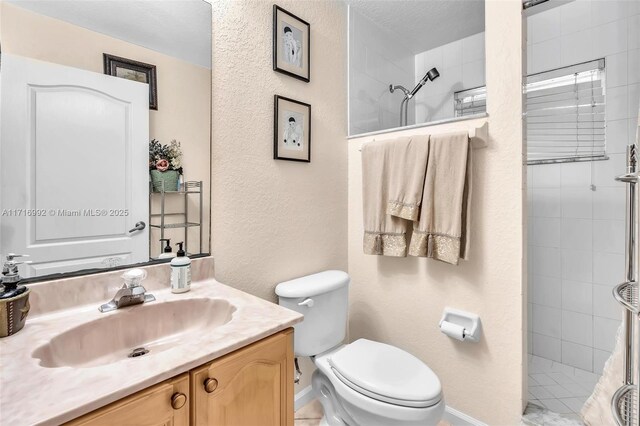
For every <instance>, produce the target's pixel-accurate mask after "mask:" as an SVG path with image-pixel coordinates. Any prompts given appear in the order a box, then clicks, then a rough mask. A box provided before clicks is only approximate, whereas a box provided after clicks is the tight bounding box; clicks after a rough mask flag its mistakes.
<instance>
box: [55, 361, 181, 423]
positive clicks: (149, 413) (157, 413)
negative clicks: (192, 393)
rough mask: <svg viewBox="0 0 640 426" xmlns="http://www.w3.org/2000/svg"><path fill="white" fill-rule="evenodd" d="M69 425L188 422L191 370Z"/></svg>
mask: <svg viewBox="0 0 640 426" xmlns="http://www.w3.org/2000/svg"><path fill="white" fill-rule="evenodd" d="M174 407H177V408H174ZM66 425H67V426H116V425H117V426H189V373H184V374H182V375H180V376H177V377H174V378H173V379H170V380H167V381H165V382H162V383H159V384H157V385H155V386H151V387H150V388H147V389H145V390H142V391H140V392H138V393H136V394H133V395H131V396H128V397H126V398H123V399H121V400H120V401H116V402H114V403H113V404H110V405H107V406H106V407H104V408H100V409H98V410H96V411H93V412H91V413H89V414H87V415H85V416H82V417H80V418H78V419H76V420H73V421H71V422H69V423H67V424H66Z"/></svg>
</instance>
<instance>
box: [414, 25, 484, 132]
mask: <svg viewBox="0 0 640 426" xmlns="http://www.w3.org/2000/svg"><path fill="white" fill-rule="evenodd" d="M433 67H436V68H438V71H440V77H439V78H437V79H435V80H434V81H430V82H428V83H427V84H426V85H425V86H424V87H423V88H422V90H421V91H420V92H418V93H417V94H416V97H415V103H416V123H425V122H428V121H435V120H443V119H447V118H453V117H454V104H453V94H454V93H455V92H457V91H460V90H466V89H473V88H475V87H479V86H484V85H485V73H484V68H485V55H484V32H481V33H478V34H474V35H472V36H470V37H465V38H463V39H460V40H456V41H454V42H452V43H448V44H445V45H442V46H439V47H436V48H435V49H431V50H427V51H425V52H422V53H418V54H417V55H416V69H415V79H416V81H415V82H416V83H418V82H419V81H420V79H422V77H423V76H424V74H425V73H426V72H427V71H428V70H430V69H431V68H433Z"/></svg>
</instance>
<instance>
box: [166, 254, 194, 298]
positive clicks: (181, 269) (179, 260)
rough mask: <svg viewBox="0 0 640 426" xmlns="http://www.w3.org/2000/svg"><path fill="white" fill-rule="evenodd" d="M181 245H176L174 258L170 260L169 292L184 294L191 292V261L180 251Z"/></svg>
mask: <svg viewBox="0 0 640 426" xmlns="http://www.w3.org/2000/svg"><path fill="white" fill-rule="evenodd" d="M182 245H183V243H178V247H179V248H178V251H177V253H176V257H174V258H173V259H171V263H170V265H171V292H172V293H185V292H187V291H189V290H191V259H189V258H188V257H187V256H186V254H185V252H184V250H183V249H182Z"/></svg>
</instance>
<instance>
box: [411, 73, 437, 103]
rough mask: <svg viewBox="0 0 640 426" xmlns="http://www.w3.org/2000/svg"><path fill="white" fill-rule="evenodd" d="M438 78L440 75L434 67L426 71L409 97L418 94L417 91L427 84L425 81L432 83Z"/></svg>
mask: <svg viewBox="0 0 640 426" xmlns="http://www.w3.org/2000/svg"><path fill="white" fill-rule="evenodd" d="M438 77H440V73H439V72H438V70H437V69H436V68H435V67H434V68H431V69H430V70H429V71H427V73H426V74H425V75H424V77H422V80H420V82H419V83H418V84H416V87H414V88H413V90H412V91H411V93H410V97H413V96H415V94H416V93H418V90H420V89H421V88H422V86H424V85H425V84H427V81H429V80H431V81H433V80H435V79H436V78H438Z"/></svg>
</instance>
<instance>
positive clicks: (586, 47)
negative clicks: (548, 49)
mask: <svg viewBox="0 0 640 426" xmlns="http://www.w3.org/2000/svg"><path fill="white" fill-rule="evenodd" d="M560 45H561V59H562V65H563V66H569V65H574V64H577V63H580V62H585V61H589V60H593V53H592V52H593V30H591V29H587V30H584V31H579V32H576V33H572V34H567V35H564V36H562V37H561V38H560Z"/></svg>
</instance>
